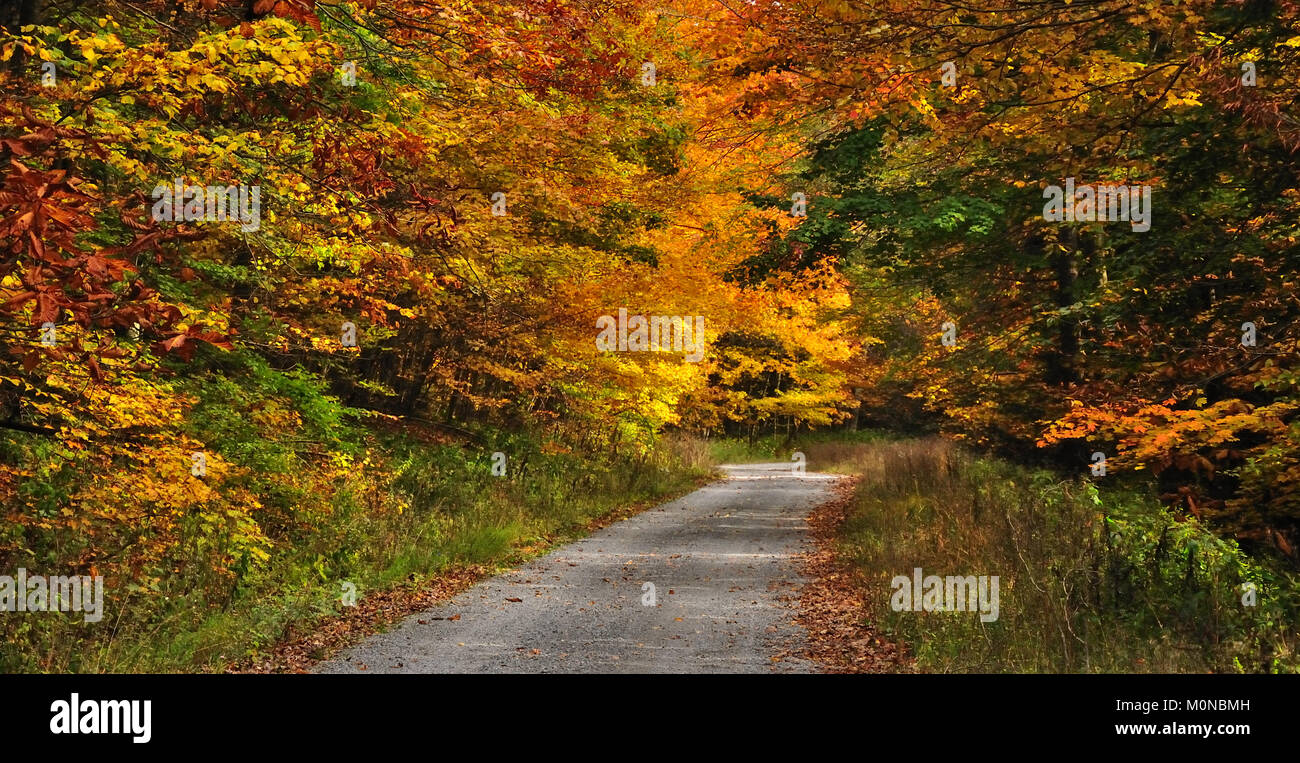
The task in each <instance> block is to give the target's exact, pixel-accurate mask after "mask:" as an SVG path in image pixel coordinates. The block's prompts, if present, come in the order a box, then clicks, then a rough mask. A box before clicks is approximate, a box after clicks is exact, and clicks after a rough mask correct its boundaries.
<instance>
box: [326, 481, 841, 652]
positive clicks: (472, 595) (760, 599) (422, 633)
mask: <svg viewBox="0 0 1300 763" xmlns="http://www.w3.org/2000/svg"><path fill="white" fill-rule="evenodd" d="M722 469H723V471H724V472H725V474H726V479H723V480H721V481H719V482H715V483H712V484H710V485H707V486H705V487H703V488H700V489H699V490H696V491H695V492H693V493H691V494H690V495H688V496H685V497H684V498H681V499H678V500H676V501H673V502H671V503H666V504H663V505H661V506H657V507H655V508H653V509H649V510H647V511H645V512H643V513H641V514H638V515H636V516H634V517H632V518H630V519H626V520H623V521H621V522H617V523H615V524H612V525H610V526H609V527H606V528H604V529H602V530H600V531H598V532H595V533H593V534H592V535H590V536H588V537H586V538H584V539H583V540H580V541H577V542H575V543H570V544H568V545H566V546H563V547H561V548H558V549H556V550H555V551H552V552H551V553H549V554H547V555H546V556H543V557H540V558H538V559H536V560H534V561H532V562H530V563H528V564H526V565H524V566H522V567H519V568H518V569H515V570H512V571H510V572H508V573H505V574H503V575H500V576H497V577H494V578H491V579H489V580H485V581H483V582H481V583H479V584H477V585H475V586H474V587H472V588H470V589H469V590H467V591H465V592H464V593H462V594H460V595H459V596H457V597H455V598H454V599H451V600H449V601H447V602H445V603H443V604H440V605H438V606H436V607H434V608H432V609H430V610H427V611H425V612H421V613H419V614H416V615H412V616H411V617H409V618H407V619H406V620H404V621H403V622H402V623H401V624H399V625H398V626H397V627H396V628H394V629H393V630H391V631H389V632H387V633H382V634H379V635H376V636H372V637H370V638H369V639H367V640H366V641H363V642H362V643H360V644H358V645H356V646H354V647H352V648H350V649H348V650H346V651H344V652H343V653H341V654H340V655H339V656H338V657H336V658H335V659H332V660H329V661H326V662H322V663H320V664H319V665H317V666H316V669H315V670H316V672H322V673H356V672H366V673H765V672H774V671H775V672H809V671H811V670H813V669H814V666H813V665H811V664H809V663H808V662H806V661H804V660H802V659H797V658H791V657H788V656H783V653H784V652H786V651H787V650H790V649H797V648H798V647H799V646H800V644H801V642H802V639H803V631H802V629H800V628H799V627H798V626H796V625H794V624H793V623H792V619H793V617H794V614H795V609H794V607H795V606H796V602H794V601H793V600H792V595H793V594H794V593H795V592H796V591H797V589H798V586H799V585H800V584H801V583H802V579H801V578H800V576H799V574H798V571H797V570H796V569H795V558H794V557H795V555H796V554H798V553H799V552H800V551H802V550H803V549H804V544H806V543H808V542H809V540H808V538H807V532H806V524H805V517H806V516H807V515H808V512H809V510H810V509H811V508H812V507H814V506H816V505H817V504H819V503H822V502H824V501H827V500H830V499H831V497H832V486H833V484H834V482H835V480H836V479H837V477H835V476H832V475H827V474H814V473H808V474H796V473H794V472H793V470H792V468H791V465H790V464H789V463H784V464H746V465H743V466H724V467H722ZM646 583H651V584H653V586H654V589H653V594H654V601H653V604H651V603H650V595H649V594H650V589H649V587H648V586H645V584H646ZM512 599H517V600H518V601H511V600H512ZM455 615H459V617H458V618H456V619H454V620H453V619H451V618H452V617H453V616H455Z"/></svg>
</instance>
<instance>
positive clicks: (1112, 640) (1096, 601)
mask: <svg viewBox="0 0 1300 763" xmlns="http://www.w3.org/2000/svg"><path fill="white" fill-rule="evenodd" d="M802 445H803V447H804V449H805V452H806V453H807V454H808V456H809V469H810V470H812V469H813V466H812V464H813V463H814V462H815V461H816V460H817V459H819V458H824V459H826V460H827V461H828V462H829V463H831V464H833V465H834V467H835V468H836V469H845V470H848V471H851V472H853V473H856V474H859V475H861V479H860V481H859V483H858V486H857V489H856V494H855V497H854V503H853V505H852V506H851V507H850V509H849V516H848V519H847V520H846V522H845V523H844V525H843V527H842V528H841V532H840V544H841V545H840V549H839V550H840V553H841V555H842V558H844V559H846V560H847V561H849V562H850V563H851V564H852V565H853V566H854V567H855V568H856V569H857V570H858V571H860V573H861V576H862V580H863V584H864V585H865V586H867V588H868V589H869V596H868V599H869V601H872V602H874V603H875V606H874V611H873V613H872V614H873V616H874V617H875V618H876V621H877V623H878V624H879V625H881V626H883V628H884V630H885V632H886V633H888V634H890V635H891V637H893V638H895V639H897V640H900V641H902V642H904V643H906V644H907V646H908V647H909V649H910V650H911V652H912V654H913V655H914V656H915V658H916V660H917V665H918V667H919V668H920V669H921V670H923V671H927V672H1016V673H1022V672H1023V673H1038V672H1072V673H1073V672H1083V673H1093V672H1097V673H1100V672H1120V673H1133V672H1179V673H1182V672H1207V671H1212V672H1297V671H1298V670H1300V658H1298V657H1297V651H1296V648H1297V643H1298V641H1300V577H1297V575H1296V574H1295V573H1294V572H1293V571H1290V570H1288V569H1287V568H1285V567H1284V566H1283V565H1282V564H1281V563H1280V562H1278V561H1276V560H1271V559H1260V558H1252V557H1250V556H1248V555H1247V554H1245V553H1244V552H1243V551H1242V550H1241V549H1239V548H1238V546H1237V544H1236V543H1235V542H1233V541H1231V540H1224V539H1222V538H1219V537H1217V536H1215V535H1214V534H1213V533H1211V532H1210V531H1209V530H1208V529H1206V528H1205V527H1204V526H1202V525H1201V524H1200V523H1199V522H1197V521H1195V520H1194V519H1190V518H1183V517H1175V516H1174V515H1173V514H1171V513H1170V512H1169V511H1168V510H1167V509H1165V508H1164V507H1163V506H1161V505H1160V503H1159V502H1158V501H1157V500H1156V499H1155V498H1154V497H1152V496H1150V495H1148V494H1146V493H1145V492H1143V491H1141V490H1140V489H1138V488H1134V487H1123V486H1117V487H1110V486H1102V487H1100V488H1099V487H1098V485H1097V484H1096V483H1095V482H1093V481H1090V480H1087V479H1084V478H1076V479H1062V478H1061V477H1060V476H1058V475H1054V474H1051V473H1049V472H1045V471H1036V470H1030V469H1027V468H1023V467H1019V466H1016V465H1012V464H1009V463H1006V462H1003V461H998V460H991V459H985V458H979V457H975V456H973V455H971V454H969V453H967V452H965V451H963V450H961V449H959V448H957V447H956V446H954V445H953V444H951V443H949V442H947V441H944V440H941V439H938V438H933V439H922V440H903V441H890V440H884V439H877V440H875V441H867V442H853V443H848V444H844V445H842V446H840V447H830V446H828V445H825V444H823V446H822V447H823V448H824V451H819V450H818V449H817V446H814V445H813V444H811V443H810V444H802ZM814 454H817V455H814ZM918 567H919V568H921V569H922V570H923V575H926V576H928V575H938V576H948V575H960V576H968V575H975V576H980V575H988V576H992V575H997V576H999V579H1000V606H999V609H1000V612H999V617H998V619H997V620H996V621H993V622H988V623H984V622H981V620H980V618H979V615H978V614H977V613H974V612H960V611H958V612H951V611H949V612H942V611H934V612H924V611H916V612H914V611H894V609H893V608H892V607H891V595H892V594H893V592H894V590H895V589H894V588H892V587H891V580H892V579H893V578H894V577H895V576H905V577H907V578H909V579H910V578H911V576H912V571H913V569H914V568H918ZM1247 583H1253V584H1254V585H1255V586H1256V591H1257V602H1256V604H1255V605H1254V606H1247V605H1245V604H1243V585H1245V584H1247Z"/></svg>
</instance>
